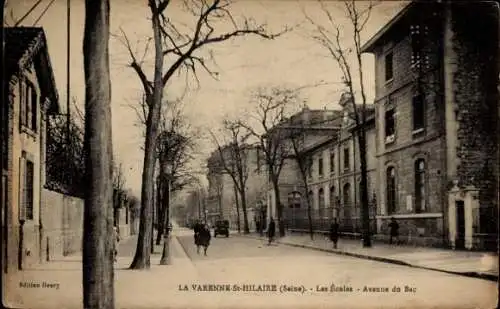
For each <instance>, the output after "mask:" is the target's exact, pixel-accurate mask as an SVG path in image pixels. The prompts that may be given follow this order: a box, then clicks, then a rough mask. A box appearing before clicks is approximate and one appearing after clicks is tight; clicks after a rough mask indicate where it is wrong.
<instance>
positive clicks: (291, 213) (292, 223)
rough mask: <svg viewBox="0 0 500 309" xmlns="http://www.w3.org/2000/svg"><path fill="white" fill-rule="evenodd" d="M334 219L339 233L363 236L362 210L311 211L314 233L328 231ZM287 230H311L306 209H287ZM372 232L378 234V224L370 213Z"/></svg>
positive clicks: (329, 208) (333, 208)
mask: <svg viewBox="0 0 500 309" xmlns="http://www.w3.org/2000/svg"><path fill="white" fill-rule="evenodd" d="M334 218H337V223H338V224H339V232H341V233H346V234H361V232H362V231H363V221H362V217H361V215H360V209H359V208H356V209H352V208H347V209H338V208H335V207H326V208H323V209H311V223H312V227H313V230H314V231H318V232H319V231H328V230H329V228H330V225H331V223H332V222H333V220H334ZM284 222H285V226H286V228H288V229H290V230H309V217H308V212H307V209H305V208H286V209H285V212H284ZM370 232H371V234H375V233H376V232H377V222H376V219H375V215H374V213H373V212H372V213H370Z"/></svg>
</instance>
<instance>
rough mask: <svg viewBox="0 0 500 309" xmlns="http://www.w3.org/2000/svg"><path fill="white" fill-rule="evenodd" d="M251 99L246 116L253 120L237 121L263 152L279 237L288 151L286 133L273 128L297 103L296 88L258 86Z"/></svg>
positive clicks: (281, 224)
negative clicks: (252, 105) (282, 176)
mask: <svg viewBox="0 0 500 309" xmlns="http://www.w3.org/2000/svg"><path fill="white" fill-rule="evenodd" d="M251 100H252V101H253V103H255V109H254V110H252V111H251V112H250V115H248V117H247V118H248V119H250V121H254V122H255V123H256V124H253V123H251V122H250V121H243V120H241V121H240V125H241V126H243V127H244V128H245V129H246V130H247V131H248V132H249V134H250V135H251V136H252V137H253V138H255V139H257V141H258V144H259V148H260V150H261V151H262V153H263V155H264V161H265V164H266V166H267V172H268V174H269V180H270V181H271V183H272V186H273V191H274V196H275V201H276V203H277V219H278V223H279V232H280V236H284V235H285V228H284V225H283V204H282V203H281V198H280V188H279V177H280V174H281V170H282V168H283V165H284V163H285V159H286V157H287V155H288V153H289V149H288V145H287V143H286V141H285V137H286V134H287V132H286V131H285V130H278V129H276V128H277V127H278V125H279V124H280V123H281V122H282V121H283V120H284V119H285V116H286V115H288V114H289V113H290V112H291V111H292V110H293V109H294V107H296V106H297V103H298V102H299V96H298V91H297V90H292V89H287V88H285V87H270V88H258V89H256V90H255V91H253V93H252V98H251Z"/></svg>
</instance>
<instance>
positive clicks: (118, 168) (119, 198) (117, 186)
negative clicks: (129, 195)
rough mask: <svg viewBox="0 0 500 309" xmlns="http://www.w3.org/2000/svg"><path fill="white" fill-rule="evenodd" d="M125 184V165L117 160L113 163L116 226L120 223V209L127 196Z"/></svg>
mask: <svg viewBox="0 0 500 309" xmlns="http://www.w3.org/2000/svg"><path fill="white" fill-rule="evenodd" d="M113 161H115V160H113ZM124 186H125V176H124V174H123V165H122V164H121V163H120V164H116V162H115V163H114V165H113V224H114V225H115V226H118V225H119V224H120V209H121V207H122V203H123V200H124V199H125V197H126V192H125V189H124Z"/></svg>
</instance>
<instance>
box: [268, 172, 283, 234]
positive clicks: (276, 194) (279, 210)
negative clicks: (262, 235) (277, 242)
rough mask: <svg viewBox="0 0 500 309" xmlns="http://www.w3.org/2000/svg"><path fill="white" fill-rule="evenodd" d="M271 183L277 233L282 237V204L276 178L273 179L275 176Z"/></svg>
mask: <svg viewBox="0 0 500 309" xmlns="http://www.w3.org/2000/svg"><path fill="white" fill-rule="evenodd" d="M272 183H273V189H274V199H275V201H276V218H277V220H278V228H279V234H280V237H284V236H285V227H284V226H283V205H282V204H281V199H280V188H279V184H278V179H275V177H273V179H272ZM271 216H272V215H271Z"/></svg>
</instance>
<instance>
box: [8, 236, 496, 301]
mask: <svg viewBox="0 0 500 309" xmlns="http://www.w3.org/2000/svg"><path fill="white" fill-rule="evenodd" d="M173 235H175V236H176V239H175V238H174V240H173V241H172V249H171V254H172V262H173V263H172V265H169V266H160V265H159V263H158V262H159V260H160V256H161V246H156V247H155V253H153V254H152V255H151V257H152V260H151V261H152V262H151V270H150V271H131V270H128V269H127V267H128V264H129V263H130V261H131V260H132V258H133V254H134V250H135V246H136V237H135V236H134V237H130V238H128V239H126V240H124V241H123V242H122V243H121V244H120V250H119V257H118V263H117V264H116V266H115V279H116V281H115V294H116V305H117V307H119V308H153V307H155V308H156V307H158V308H159V307H161V308H170V307H175V308H178V307H182V308H208V307H210V308H214V307H217V308H234V307H235V306H237V307H245V308H290V307H293V308H312V307H313V308H368V307H369V308H401V307H405V308H407V307H412V308H415V307H420V308H430V307H436V308H494V307H495V304H496V297H495V291H496V284H495V283H494V282H491V281H487V280H481V279H474V278H467V277H462V276H457V275H451V274H445V273H440V272H435V271H428V270H422V269H415V268H411V267H406V266H399V265H393V264H387V263H381V262H375V261H369V260H364V259H358V258H353V257H344V256H340V255H336V254H332V253H326V252H321V251H315V250H310V249H303V248H296V247H292V246H288V245H282V244H278V245H271V246H267V245H266V244H265V242H263V241H261V240H258V239H254V238H250V237H245V236H238V235H237V234H231V235H230V237H229V238H225V237H222V238H212V241H211V246H210V248H209V251H208V256H203V255H202V254H200V255H198V254H197V253H196V247H195V246H194V243H193V234H192V230H187V229H182V228H178V227H174V230H173ZM80 261H81V259H80V258H79V257H78V256H73V257H68V258H65V259H64V260H59V261H55V262H53V263H48V264H45V265H42V266H40V267H39V268H37V269H33V270H28V271H25V272H24V273H23V282H28V283H30V282H31V283H40V284H41V283H42V281H45V282H48V283H52V284H54V283H58V284H59V287H58V289H54V288H52V289H49V288H46V289H26V288H24V289H21V288H19V286H18V285H19V281H16V280H12V282H13V283H14V284H12V288H11V290H10V291H11V293H10V295H12V296H15V295H16V294H17V292H19V291H22V292H23V295H24V296H23V299H24V306H23V307H30V304H35V303H36V304H37V305H39V306H37V308H50V307H51V306H54V305H57V304H61V302H64V305H65V308H76V307H78V306H79V304H80V298H81V289H80V284H79V282H80V281H79V280H78V278H79V276H81V272H79V267H80V264H79V262H80ZM226 285H229V291H222V290H221V289H225V288H226V287H225V286H226ZM332 285H335V289H334V290H335V291H334V292H332V291H331V288H332ZM283 286H286V287H287V289H288V290H287V291H285V290H283ZM394 287H399V288H400V292H393V288H394ZM274 288H276V291H272V290H273V289H274ZM303 288H305V290H302V289H303ZM216 289H219V290H218V291H216ZM259 289H260V290H259ZM293 289H298V291H292V290H293ZM385 289H387V290H386V291H385V292H384V290H385ZM405 289H406V291H405ZM26 293H30V294H29V296H32V297H26V295H27V294H26ZM9 299H10V300H11V301H12V300H15V297H14V298H9ZM10 304H14V303H12V302H11V303H10Z"/></svg>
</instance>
